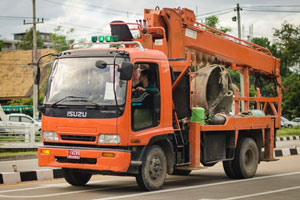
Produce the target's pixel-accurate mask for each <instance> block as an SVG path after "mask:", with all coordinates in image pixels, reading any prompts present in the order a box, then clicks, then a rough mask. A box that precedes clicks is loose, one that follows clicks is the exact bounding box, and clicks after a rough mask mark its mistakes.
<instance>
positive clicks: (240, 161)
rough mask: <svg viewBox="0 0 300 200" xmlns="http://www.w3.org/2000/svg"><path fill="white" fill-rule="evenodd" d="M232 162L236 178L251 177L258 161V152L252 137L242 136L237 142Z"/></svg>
mask: <svg viewBox="0 0 300 200" xmlns="http://www.w3.org/2000/svg"><path fill="white" fill-rule="evenodd" d="M233 162H234V169H235V172H236V174H237V177H238V178H251V177H253V176H254V175H255V173H256V170H257V167H258V163H259V153H258V148H257V145H256V143H255V141H254V140H253V139H252V138H243V139H242V140H241V141H240V142H239V143H238V146H237V151H236V156H235V159H234V160H233Z"/></svg>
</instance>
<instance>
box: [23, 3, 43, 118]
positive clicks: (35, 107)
mask: <svg viewBox="0 0 300 200" xmlns="http://www.w3.org/2000/svg"><path fill="white" fill-rule="evenodd" d="M35 10H36V9H35V0H32V12H33V15H32V20H33V21H32V23H26V22H25V20H24V25H25V24H32V25H33V26H32V43H33V44H32V67H33V71H34V74H33V80H35V77H36V75H37V73H38V69H37V63H36V55H37V42H36V24H37V23H43V22H44V19H42V21H41V22H40V21H39V20H38V22H36V11H35ZM38 99H39V91H38V83H37V82H36V81H34V83H33V118H34V119H36V120H37V119H38V117H39V111H38V104H39V102H38Z"/></svg>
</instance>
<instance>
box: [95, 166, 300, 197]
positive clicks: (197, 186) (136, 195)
mask: <svg viewBox="0 0 300 200" xmlns="http://www.w3.org/2000/svg"><path fill="white" fill-rule="evenodd" d="M297 174H300V172H292V173H285V174H276V175H270V176H263V177H257V178H251V179H242V180H235V181H223V182H219V183H210V184H205V185H193V186H187V187H181V188H172V189H165V190H158V191H153V192H143V193H138V194H129V195H121V196H112V197H106V198H99V199H94V200H112V199H123V198H130V197H139V196H146V195H152V194H160V193H166V192H177V191H180V190H189V189H196V188H203V187H210V186H219V185H226V184H233V183H241V182H248V181H255V180H262V179H268V178H276V177H282V176H291V175H297Z"/></svg>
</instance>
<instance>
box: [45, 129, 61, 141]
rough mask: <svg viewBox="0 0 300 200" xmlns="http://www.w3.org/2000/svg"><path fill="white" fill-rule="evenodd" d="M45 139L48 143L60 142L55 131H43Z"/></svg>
mask: <svg viewBox="0 0 300 200" xmlns="http://www.w3.org/2000/svg"><path fill="white" fill-rule="evenodd" d="M43 137H44V140H47V141H58V136H57V134H56V132H54V131H43Z"/></svg>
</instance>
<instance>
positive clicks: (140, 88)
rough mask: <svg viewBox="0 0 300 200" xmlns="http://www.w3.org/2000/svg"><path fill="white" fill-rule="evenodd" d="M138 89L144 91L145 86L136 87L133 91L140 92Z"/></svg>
mask: <svg viewBox="0 0 300 200" xmlns="http://www.w3.org/2000/svg"><path fill="white" fill-rule="evenodd" d="M140 91H143V92H144V91H146V90H145V88H142V87H137V88H136V89H135V92H140Z"/></svg>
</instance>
